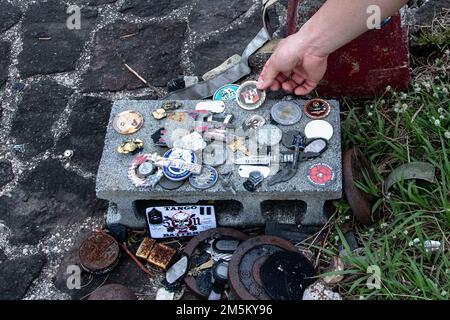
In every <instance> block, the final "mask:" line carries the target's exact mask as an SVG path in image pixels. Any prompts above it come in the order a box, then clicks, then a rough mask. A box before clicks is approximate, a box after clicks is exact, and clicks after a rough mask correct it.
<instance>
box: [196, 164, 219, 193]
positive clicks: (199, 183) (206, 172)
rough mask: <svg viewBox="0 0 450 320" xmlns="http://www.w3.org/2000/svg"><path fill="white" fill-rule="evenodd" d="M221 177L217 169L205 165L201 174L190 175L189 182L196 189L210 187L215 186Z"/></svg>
mask: <svg viewBox="0 0 450 320" xmlns="http://www.w3.org/2000/svg"><path fill="white" fill-rule="evenodd" d="M218 179H219V174H218V173H217V170H216V169H214V168H213V167H211V166H208V165H206V166H203V168H202V172H201V173H200V174H198V175H197V174H193V175H191V176H190V177H189V183H190V184H191V186H193V187H194V188H195V189H209V188H212V187H214V185H215V184H216V183H217V180H218Z"/></svg>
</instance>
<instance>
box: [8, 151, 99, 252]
mask: <svg viewBox="0 0 450 320" xmlns="http://www.w3.org/2000/svg"><path fill="white" fill-rule="evenodd" d="M105 209H106V202H105V201H101V200H98V199H97V198H96V196H95V182H94V181H93V180H88V179H84V178H82V177H80V176H78V175H76V174H74V173H72V172H69V171H67V170H65V169H64V168H63V166H62V165H61V163H60V162H59V161H58V160H53V159H48V160H44V161H43V162H41V163H40V164H39V165H38V166H37V167H36V168H35V169H34V170H33V171H31V172H29V173H28V174H26V175H25V176H24V177H23V178H21V179H20V180H19V190H15V191H14V193H13V194H12V196H11V197H6V196H4V197H1V198H0V214H1V216H2V219H3V220H5V221H6V224H7V225H8V226H9V227H10V228H11V233H12V234H11V238H10V241H11V243H13V244H16V243H29V244H36V243H37V242H39V240H41V239H42V238H43V237H45V236H47V235H49V234H51V233H52V232H53V230H55V228H56V227H57V226H65V225H69V224H73V223H77V222H79V221H82V220H84V219H86V218H87V217H89V216H94V215H97V214H100V213H102V212H103V211H104V210H105Z"/></svg>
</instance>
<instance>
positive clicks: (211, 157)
mask: <svg viewBox="0 0 450 320" xmlns="http://www.w3.org/2000/svg"><path fill="white" fill-rule="evenodd" d="M226 161H227V149H226V146H225V144H223V143H211V144H210V145H208V146H207V147H206V148H205V149H203V163H204V164H206V165H209V166H212V167H217V166H220V165H222V164H224V163H225V162H226Z"/></svg>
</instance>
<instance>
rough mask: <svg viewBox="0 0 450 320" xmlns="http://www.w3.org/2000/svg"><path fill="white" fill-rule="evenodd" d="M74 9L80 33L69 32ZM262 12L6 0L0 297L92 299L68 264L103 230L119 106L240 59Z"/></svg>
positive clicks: (145, 2) (214, 3) (202, 5)
mask: <svg viewBox="0 0 450 320" xmlns="http://www.w3.org/2000/svg"><path fill="white" fill-rule="evenodd" d="M442 2H443V3H444V6H445V2H446V1H442ZM74 4H75V5H79V6H81V8H82V10H81V29H80V30H69V29H68V28H67V25H66V20H67V18H68V17H69V14H67V12H66V10H67V8H68V7H69V6H70V5H74ZM447 7H448V3H447ZM259 11H260V1H259V0H159V1H156V0H155V1H153V0H117V1H115V0H85V1H83V0H72V1H62V0H49V1H41V0H39V1H32V0H0V103H1V109H0V141H1V144H0V299H69V298H81V297H83V295H85V294H86V293H88V292H89V291H88V289H89V288H87V289H86V290H84V291H83V290H81V291H78V292H76V293H74V292H70V291H68V290H65V289H64V284H65V281H64V274H63V271H62V270H64V268H62V266H64V265H65V263H67V262H68V261H70V259H71V258H73V257H74V255H75V254H76V252H75V251H74V250H73V249H72V248H73V247H74V245H75V247H76V244H77V243H78V242H79V240H80V239H81V238H82V237H83V236H84V235H86V234H87V233H88V232H89V231H90V230H94V229H96V228H98V227H101V226H102V224H103V223H104V214H105V209H106V203H105V202H103V201H100V200H98V199H96V197H95V176H96V170H97V166H98V162H99V160H100V157H101V152H102V148H103V138H104V134H105V130H106V128H105V126H106V123H107V120H108V117H109V112H110V109H111V105H112V102H113V101H115V100H118V99H158V98H162V97H163V96H164V95H165V94H166V91H165V90H166V89H165V86H166V83H167V81H168V80H170V79H172V78H175V77H177V76H179V75H181V74H184V75H202V74H203V73H204V72H206V71H208V70H210V69H211V68H214V67H215V66H217V65H219V64H220V63H221V62H222V61H224V60H225V59H226V58H228V57H229V56H231V55H233V54H235V53H238V54H240V53H241V52H242V50H243V48H244V47H245V45H246V44H247V43H248V42H249V41H250V40H251V39H252V38H253V36H254V35H255V34H256V33H257V32H258V30H259V29H260V27H261V21H260V13H259ZM275 14H276V16H277V17H282V16H283V15H284V14H285V6H284V5H283V4H278V5H277V6H276V8H275ZM424 19H426V17H425V18H424ZM279 20H280V21H279V22H280V23H282V20H283V19H282V18H280V19H279ZM124 63H127V64H129V65H130V66H131V67H132V68H133V69H135V70H137V71H138V72H139V73H140V74H141V75H142V76H143V77H144V78H145V79H147V80H148V81H149V83H150V85H149V86H145V85H144V84H143V83H142V82H140V81H139V80H137V79H136V78H135V77H134V76H133V75H131V74H130V73H129V72H128V71H127V70H126V68H125V67H124ZM66 149H71V150H74V157H73V159H72V160H71V161H70V162H69V163H67V162H64V161H63V160H62V158H61V156H62V154H63V153H64V151H65V150H66ZM107 280H108V282H119V283H124V284H126V285H128V286H129V287H130V288H132V289H133V290H134V291H136V292H137V293H138V294H139V295H141V296H142V297H143V298H151V297H153V295H154V291H155V287H156V286H157V281H158V279H149V278H148V277H145V276H143V275H142V273H141V272H140V271H139V270H138V269H137V268H136V267H135V266H134V264H133V263H131V262H130V261H128V260H125V261H123V263H121V264H120V266H119V268H118V270H116V271H115V272H114V274H113V275H111V276H110V278H109V279H107ZM96 281H99V283H98V284H100V283H101V282H103V281H106V280H105V279H96V280H95V281H93V282H92V283H91V287H92V286H93V287H94V288H95V285H96ZM98 284H97V285H98Z"/></svg>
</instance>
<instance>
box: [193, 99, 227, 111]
mask: <svg viewBox="0 0 450 320" xmlns="http://www.w3.org/2000/svg"><path fill="white" fill-rule="evenodd" d="M195 110H197V111H201V110H203V111H211V112H212V113H222V112H223V111H224V110H225V103H224V102H223V101H202V102H199V103H197V105H196V106H195Z"/></svg>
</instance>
